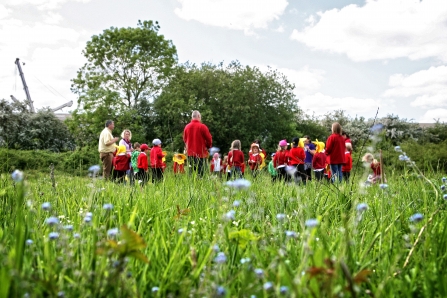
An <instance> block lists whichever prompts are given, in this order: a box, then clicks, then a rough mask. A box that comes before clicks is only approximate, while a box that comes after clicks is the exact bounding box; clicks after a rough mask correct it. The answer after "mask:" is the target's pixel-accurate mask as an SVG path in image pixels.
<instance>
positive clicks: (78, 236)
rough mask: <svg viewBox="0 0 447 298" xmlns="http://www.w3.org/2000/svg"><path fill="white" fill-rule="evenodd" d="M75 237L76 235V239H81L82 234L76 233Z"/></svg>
mask: <svg viewBox="0 0 447 298" xmlns="http://www.w3.org/2000/svg"><path fill="white" fill-rule="evenodd" d="M73 237H75V238H76V239H79V238H81V234H79V233H74V234H73Z"/></svg>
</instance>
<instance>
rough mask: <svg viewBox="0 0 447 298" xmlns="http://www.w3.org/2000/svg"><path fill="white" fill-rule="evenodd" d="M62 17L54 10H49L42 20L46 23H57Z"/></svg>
mask: <svg viewBox="0 0 447 298" xmlns="http://www.w3.org/2000/svg"><path fill="white" fill-rule="evenodd" d="M62 19H63V17H62V16H61V15H60V14H58V13H55V12H52V11H49V12H48V13H47V15H46V16H45V18H44V22H45V23H47V24H59V23H60V22H61V21H62Z"/></svg>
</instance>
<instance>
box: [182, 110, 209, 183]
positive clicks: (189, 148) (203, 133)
mask: <svg viewBox="0 0 447 298" xmlns="http://www.w3.org/2000/svg"><path fill="white" fill-rule="evenodd" d="M183 141H184V142H185V147H186V152H187V155H188V163H189V165H191V166H192V167H191V168H190V170H191V171H194V172H197V174H198V175H199V176H200V177H202V176H203V163H204V161H205V158H207V157H208V148H211V146H212V143H213V139H212V137H211V134H210V131H209V130H208V127H207V126H206V125H205V124H203V123H202V116H201V115H200V112H199V111H193V112H192V120H191V122H190V123H188V124H187V125H186V126H185V129H184V130H183Z"/></svg>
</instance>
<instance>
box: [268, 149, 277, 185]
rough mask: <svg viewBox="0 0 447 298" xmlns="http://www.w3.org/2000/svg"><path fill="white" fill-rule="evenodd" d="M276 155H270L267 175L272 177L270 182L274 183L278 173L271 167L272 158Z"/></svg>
mask: <svg viewBox="0 0 447 298" xmlns="http://www.w3.org/2000/svg"><path fill="white" fill-rule="evenodd" d="M275 154H276V153H272V160H271V161H270V162H269V173H270V176H272V182H275V181H276V176H278V172H276V169H275V166H274V165H273V157H274V156H275Z"/></svg>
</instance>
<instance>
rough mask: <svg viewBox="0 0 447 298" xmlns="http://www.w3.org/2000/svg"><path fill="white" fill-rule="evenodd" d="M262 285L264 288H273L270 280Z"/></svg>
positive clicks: (268, 289) (267, 289)
mask: <svg viewBox="0 0 447 298" xmlns="http://www.w3.org/2000/svg"><path fill="white" fill-rule="evenodd" d="M262 287H263V288H264V290H266V291H270V290H271V289H273V283H272V282H271V281H268V282H266V283H265V284H264V285H263V286H262Z"/></svg>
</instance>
